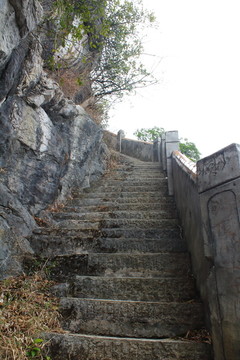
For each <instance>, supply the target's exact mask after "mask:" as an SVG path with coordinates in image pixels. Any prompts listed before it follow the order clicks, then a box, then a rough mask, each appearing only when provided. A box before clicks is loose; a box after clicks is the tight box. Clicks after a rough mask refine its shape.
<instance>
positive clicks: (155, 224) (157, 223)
mask: <svg viewBox="0 0 240 360" xmlns="http://www.w3.org/2000/svg"><path fill="white" fill-rule="evenodd" d="M177 225H178V219H160V220H158V219H157V220H156V219H151V220H149V219H132V218H130V219H106V220H102V219H100V218H99V219H95V220H92V221H91V220H72V219H69V220H61V221H59V222H58V223H57V226H58V227H59V228H61V229H69V230H70V229H73V230H74V229H75V230H87V229H93V230H98V229H102V228H106V229H108V228H122V227H124V228H126V229H127V228H134V229H136V230H137V229H150V228H155V229H170V228H172V227H174V226H177Z"/></svg>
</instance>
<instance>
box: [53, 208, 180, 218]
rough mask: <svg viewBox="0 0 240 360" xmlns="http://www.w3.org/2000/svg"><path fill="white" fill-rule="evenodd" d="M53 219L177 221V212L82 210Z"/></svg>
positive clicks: (58, 215)
mask: <svg viewBox="0 0 240 360" xmlns="http://www.w3.org/2000/svg"><path fill="white" fill-rule="evenodd" d="M53 218H54V219H57V220H66V219H72V220H95V221H100V220H104V219H105V220H107V219H151V220H153V219H176V218H177V212H176V210H172V211H169V210H168V211H164V210H140V211H134V210H124V211H120V210H112V211H111V210H109V211H108V212H107V211H106V209H104V211H95V212H89V211H88V212H83V211H81V210H79V211H77V210H76V211H75V212H70V211H68V212H66V211H65V212H58V213H53Z"/></svg>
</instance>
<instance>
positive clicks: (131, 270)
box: [51, 253, 190, 280]
mask: <svg viewBox="0 0 240 360" xmlns="http://www.w3.org/2000/svg"><path fill="white" fill-rule="evenodd" d="M52 262H53V264H54V267H52V270H51V275H52V277H53V278H55V279H57V280H58V279H66V278H69V279H72V276H73V275H85V276H92V275H93V276H106V277H166V278H167V277H176V274H177V276H180V277H181V276H184V275H186V274H190V259H189V255H188V254H187V253H154V254H137V255H136V254H126V253H114V254H112V253H89V254H75V255H72V254H71V255H67V254H66V255H62V256H57V257H55V258H53V261H52Z"/></svg>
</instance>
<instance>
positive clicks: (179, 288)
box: [52, 275, 196, 302]
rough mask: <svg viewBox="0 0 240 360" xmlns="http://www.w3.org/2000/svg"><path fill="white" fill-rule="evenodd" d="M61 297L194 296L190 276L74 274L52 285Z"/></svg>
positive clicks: (165, 299)
mask: <svg viewBox="0 0 240 360" xmlns="http://www.w3.org/2000/svg"><path fill="white" fill-rule="evenodd" d="M52 291H53V292H54V294H55V295H57V296H59V297H60V296H61V297H74V298H76V297H78V298H84V299H86V298H90V299H111V300H129V301H161V302H185V301H190V300H193V299H195V298H196V293H195V286H194V280H193V278H192V277H190V276H187V275H184V276H182V277H179V276H177V275H176V278H110V277H108V278H105V277H98V276H77V277H76V279H75V280H73V281H72V282H70V283H62V284H58V285H55V286H54V288H53V289H52Z"/></svg>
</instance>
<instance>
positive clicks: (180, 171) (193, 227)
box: [172, 152, 211, 327]
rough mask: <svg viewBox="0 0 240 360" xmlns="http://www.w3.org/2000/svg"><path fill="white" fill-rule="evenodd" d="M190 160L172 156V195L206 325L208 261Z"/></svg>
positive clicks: (207, 316)
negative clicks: (202, 306)
mask: <svg viewBox="0 0 240 360" xmlns="http://www.w3.org/2000/svg"><path fill="white" fill-rule="evenodd" d="M189 165H190V161H189V160H187V159H186V157H185V156H184V155H182V154H181V153H180V152H175V153H174V155H173V157H172V171H173V188H174V198H175V201H176V206H177V210H178V214H179V217H180V222H181V225H182V228H183V236H184V238H185V240H186V242H187V244H188V249H189V252H190V254H191V260H192V270H193V274H194V277H195V279H196V283H197V288H198V290H199V291H200V294H201V298H202V300H203V302H204V305H205V314H206V323H207V325H208V327H210V321H209V306H208V294H207V288H206V279H207V277H208V273H209V269H210V267H211V264H210V263H209V261H208V259H207V258H206V257H205V255H204V245H203V233H202V221H201V206H200V197H199V194H198V189H197V182H196V174H195V173H194V172H193V171H191V170H190V167H189Z"/></svg>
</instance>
